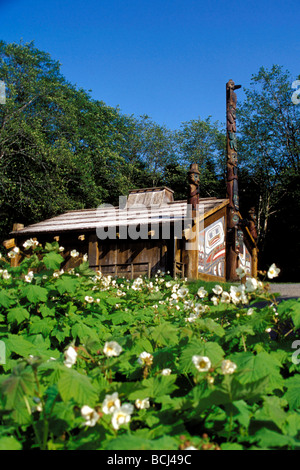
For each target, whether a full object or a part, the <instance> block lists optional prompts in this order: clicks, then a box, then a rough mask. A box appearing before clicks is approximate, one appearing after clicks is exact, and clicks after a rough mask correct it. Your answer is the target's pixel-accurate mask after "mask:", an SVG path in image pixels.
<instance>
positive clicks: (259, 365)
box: [231, 352, 284, 391]
mask: <svg viewBox="0 0 300 470" xmlns="http://www.w3.org/2000/svg"><path fill="white" fill-rule="evenodd" d="M231 359H232V361H233V362H235V363H236V364H237V371H236V373H238V374H239V381H240V382H241V383H243V384H247V383H250V382H255V381H256V380H259V379H261V378H263V377H268V379H269V390H270V391H271V390H274V389H278V390H282V388H283V383H284V380H283V378H282V376H281V374H280V367H281V364H280V362H279V361H278V360H277V359H276V358H275V357H274V356H272V355H271V354H268V353H266V352H259V353H257V354H253V353H250V352H242V353H236V354H234V355H232V357H231Z"/></svg>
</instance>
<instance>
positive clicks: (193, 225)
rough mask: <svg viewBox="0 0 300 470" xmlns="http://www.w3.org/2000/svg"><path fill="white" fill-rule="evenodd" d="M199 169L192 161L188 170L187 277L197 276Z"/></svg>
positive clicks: (194, 277)
mask: <svg viewBox="0 0 300 470" xmlns="http://www.w3.org/2000/svg"><path fill="white" fill-rule="evenodd" d="M199 175H200V173H199V170H198V165H197V164H196V163H192V164H191V166H190V169H189V171H188V197H187V204H188V205H187V208H188V209H187V217H188V220H189V221H190V229H189V231H188V236H187V238H186V266H187V272H186V275H187V277H188V278H189V279H197V278H198V253H199V192H200V191H199Z"/></svg>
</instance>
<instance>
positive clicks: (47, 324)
mask: <svg viewBox="0 0 300 470" xmlns="http://www.w3.org/2000/svg"><path fill="white" fill-rule="evenodd" d="M56 323H57V322H56V320H51V319H49V318H42V319H41V318H39V317H36V319H35V321H33V322H32V324H31V325H30V328H29V332H30V334H38V333H42V335H43V336H45V337H46V336H48V335H49V333H51V331H52V330H53V327H54V325H56Z"/></svg>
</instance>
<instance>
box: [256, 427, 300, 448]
mask: <svg viewBox="0 0 300 470" xmlns="http://www.w3.org/2000/svg"><path fill="white" fill-rule="evenodd" d="M255 439H256V440H257V441H258V443H259V445H260V447H262V448H263V449H270V448H271V449H272V448H275V449H278V448H282V447H288V448H293V449H300V441H299V440H297V439H295V438H294V437H292V436H286V435H284V434H282V433H278V432H276V431H272V430H270V429H267V428H263V429H260V430H259V431H258V432H257V433H256V434H255Z"/></svg>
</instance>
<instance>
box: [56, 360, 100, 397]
mask: <svg viewBox="0 0 300 470" xmlns="http://www.w3.org/2000/svg"><path fill="white" fill-rule="evenodd" d="M57 385H58V390H59V393H60V395H61V397H62V399H63V400H64V401H69V400H72V399H73V400H74V401H75V402H76V403H78V404H79V405H85V404H89V406H93V405H94V404H95V403H96V401H97V398H98V393H97V390H96V388H95V387H94V385H92V383H91V380H90V379H89V378H88V377H87V376H85V375H82V374H80V373H79V372H77V371H76V370H73V369H69V370H66V371H65V372H63V373H62V374H61V376H60V379H59V381H58V384H57Z"/></svg>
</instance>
